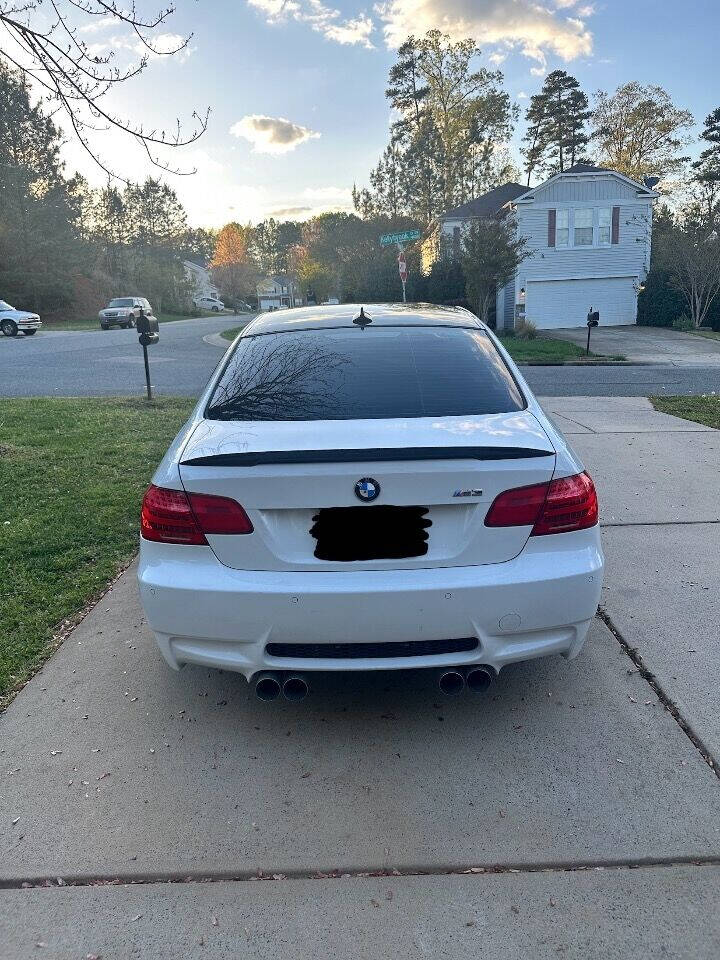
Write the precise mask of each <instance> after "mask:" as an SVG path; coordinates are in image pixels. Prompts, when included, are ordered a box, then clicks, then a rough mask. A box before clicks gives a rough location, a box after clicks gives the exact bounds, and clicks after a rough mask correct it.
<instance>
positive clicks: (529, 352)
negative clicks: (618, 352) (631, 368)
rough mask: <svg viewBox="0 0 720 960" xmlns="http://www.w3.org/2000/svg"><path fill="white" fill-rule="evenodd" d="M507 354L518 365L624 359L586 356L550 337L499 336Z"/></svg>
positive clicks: (580, 351)
mask: <svg viewBox="0 0 720 960" xmlns="http://www.w3.org/2000/svg"><path fill="white" fill-rule="evenodd" d="M500 341H501V343H502V345H503V346H504V347H505V349H506V350H507V352H508V353H509V354H510V356H511V357H512V358H513V360H515V361H517V362H518V363H527V362H528V361H535V362H538V363H563V362H564V361H566V360H584V359H587V358H588V356H589V359H590V360H624V359H625V358H624V357H604V356H602V355H599V354H596V353H593V352H592V351H590V354H589V355H588V354H586V353H585V350H584V349H583V348H582V347H579V346H578V345H577V344H576V343H570V341H569V340H553V339H552V338H551V337H535V339H534V340H520V339H519V338H518V337H504V336H502V335H501V336H500Z"/></svg>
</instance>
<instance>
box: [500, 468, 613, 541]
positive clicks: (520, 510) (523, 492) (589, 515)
mask: <svg viewBox="0 0 720 960" xmlns="http://www.w3.org/2000/svg"><path fill="white" fill-rule="evenodd" d="M597 522H598V502H597V494H596V493H595V485H594V484H593V482H592V480H591V479H590V477H589V476H588V474H587V473H577V474H575V476H573V477H561V478H560V479H558V480H551V481H550V483H538V484H533V486H530V487H517V488H515V489H514V490H506V491H505V492H504V493H501V494H499V495H498V496H497V497H496V498H495V500H494V501H493V503H492V505H491V507H490V509H489V510H488V512H487V516H486V517H485V526H487V527H528V526H530V525H532V531H531V533H530V536H531V537H540V536H547V535H548V534H551V533H570V532H571V531H572V530H585V529H586V528H587V527H594V526H595V524H596V523H597Z"/></svg>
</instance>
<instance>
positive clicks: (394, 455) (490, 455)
mask: <svg viewBox="0 0 720 960" xmlns="http://www.w3.org/2000/svg"><path fill="white" fill-rule="evenodd" d="M554 456H555V452H554V451H553V450H537V449H534V448H533V447H402V448H397V447H367V448H363V449H362V450H271V451H261V452H254V453H214V454H209V455H207V456H200V457H188V459H187V460H183V461H182V463H181V465H182V466H192V467H259V466H262V465H265V464H281V463H385V462H388V461H406V460H526V459H530V458H532V457H554Z"/></svg>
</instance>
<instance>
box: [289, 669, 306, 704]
mask: <svg viewBox="0 0 720 960" xmlns="http://www.w3.org/2000/svg"><path fill="white" fill-rule="evenodd" d="M308 689H309V688H308V684H307V680H306V679H305V678H304V677H300V676H298V675H297V674H293V675H292V676H289V677H286V678H285V682H284V683H283V687H282V692H283V696H284V697H285V699H286V700H304V699H305V697H306V696H307V695H308Z"/></svg>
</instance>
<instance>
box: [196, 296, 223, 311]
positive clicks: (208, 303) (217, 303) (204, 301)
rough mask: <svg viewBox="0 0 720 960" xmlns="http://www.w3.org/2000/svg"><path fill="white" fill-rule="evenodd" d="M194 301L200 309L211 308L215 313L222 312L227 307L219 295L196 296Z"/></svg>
mask: <svg viewBox="0 0 720 960" xmlns="http://www.w3.org/2000/svg"><path fill="white" fill-rule="evenodd" d="M193 303H194V304H195V306H196V307H198V308H199V309H200V310H211V311H212V312H213V313H220V312H221V311H223V310H224V309H225V304H224V303H223V302H222V300H218V298H217V297H195V299H194V300H193Z"/></svg>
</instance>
